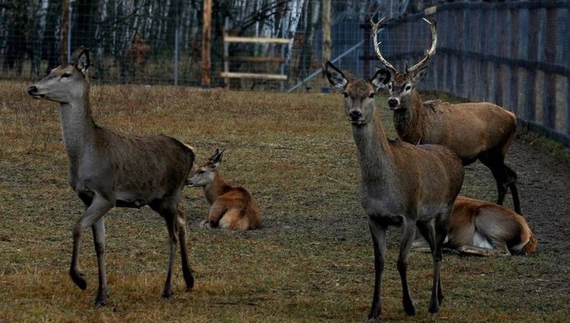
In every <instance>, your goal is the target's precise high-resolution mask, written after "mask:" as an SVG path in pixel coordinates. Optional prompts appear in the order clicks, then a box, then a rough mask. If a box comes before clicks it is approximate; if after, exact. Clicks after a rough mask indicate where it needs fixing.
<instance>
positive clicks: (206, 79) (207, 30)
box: [202, 0, 212, 87]
mask: <svg viewBox="0 0 570 323" xmlns="http://www.w3.org/2000/svg"><path fill="white" fill-rule="evenodd" d="M211 22H212V0H205V1H204V23H203V25H202V87H210V69H211V67H212V63H211V60H210V59H211V58H210V49H211V46H212V44H211V35H212V28H211V26H212V24H211Z"/></svg>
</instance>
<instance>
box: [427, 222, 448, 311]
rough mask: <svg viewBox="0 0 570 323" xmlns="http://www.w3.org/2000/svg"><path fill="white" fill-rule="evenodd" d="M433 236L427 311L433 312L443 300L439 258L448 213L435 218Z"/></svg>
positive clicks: (441, 253)
mask: <svg viewBox="0 0 570 323" xmlns="http://www.w3.org/2000/svg"><path fill="white" fill-rule="evenodd" d="M435 222H436V223H435V237H434V248H433V287H432V292H431V300H430V305H429V312H430V313H432V314H435V313H437V312H438V310H439V305H441V303H442V302H443V298H444V296H443V288H442V287H441V274H440V270H441V260H442V259H443V252H442V249H443V242H444V241H445V237H446V236H447V231H448V223H449V213H447V214H445V215H444V216H442V215H440V216H439V217H438V218H436V220H435Z"/></svg>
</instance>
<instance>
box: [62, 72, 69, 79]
mask: <svg viewBox="0 0 570 323" xmlns="http://www.w3.org/2000/svg"><path fill="white" fill-rule="evenodd" d="M68 77H71V74H70V73H63V74H62V75H61V78H68Z"/></svg>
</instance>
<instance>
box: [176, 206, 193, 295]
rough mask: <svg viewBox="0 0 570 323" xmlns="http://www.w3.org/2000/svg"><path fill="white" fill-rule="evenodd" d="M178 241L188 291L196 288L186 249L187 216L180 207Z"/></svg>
mask: <svg viewBox="0 0 570 323" xmlns="http://www.w3.org/2000/svg"><path fill="white" fill-rule="evenodd" d="M178 240H179V241H180V257H181V260H182V274H183V275H184V281H185V282H186V290H191V289H192V287H194V277H193V276H192V268H191V267H190V261H189V260H188V250H187V249H186V215H185V214H184V212H183V211H182V209H181V208H180V207H178Z"/></svg>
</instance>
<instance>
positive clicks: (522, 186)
mask: <svg viewBox="0 0 570 323" xmlns="http://www.w3.org/2000/svg"><path fill="white" fill-rule="evenodd" d="M507 162H508V164H509V165H510V166H512V168H513V169H514V170H515V171H516V172H517V174H518V180H519V185H518V186H519V194H520V198H521V208H522V211H523V215H524V216H525V218H526V219H527V221H528V222H529V224H530V226H531V228H532V230H533V232H534V234H535V236H536V237H537V239H538V249H537V251H538V252H545V251H546V252H553V253H557V254H560V255H565V254H566V253H567V250H568V249H569V248H570V239H569V237H570V216H569V215H570V199H569V198H568V197H569V192H570V182H569V180H570V165H568V164H567V163H565V162H564V161H562V160H561V159H559V158H556V157H554V156H553V155H552V154H551V153H548V152H546V151H544V149H541V148H540V147H535V146H534V145H532V144H530V143H525V142H522V141H521V140H516V141H514V143H513V145H512V146H511V148H510V149H509V153H508V154H507ZM564 258H565V262H566V264H567V265H570V257H566V256H565V257H564Z"/></svg>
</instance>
